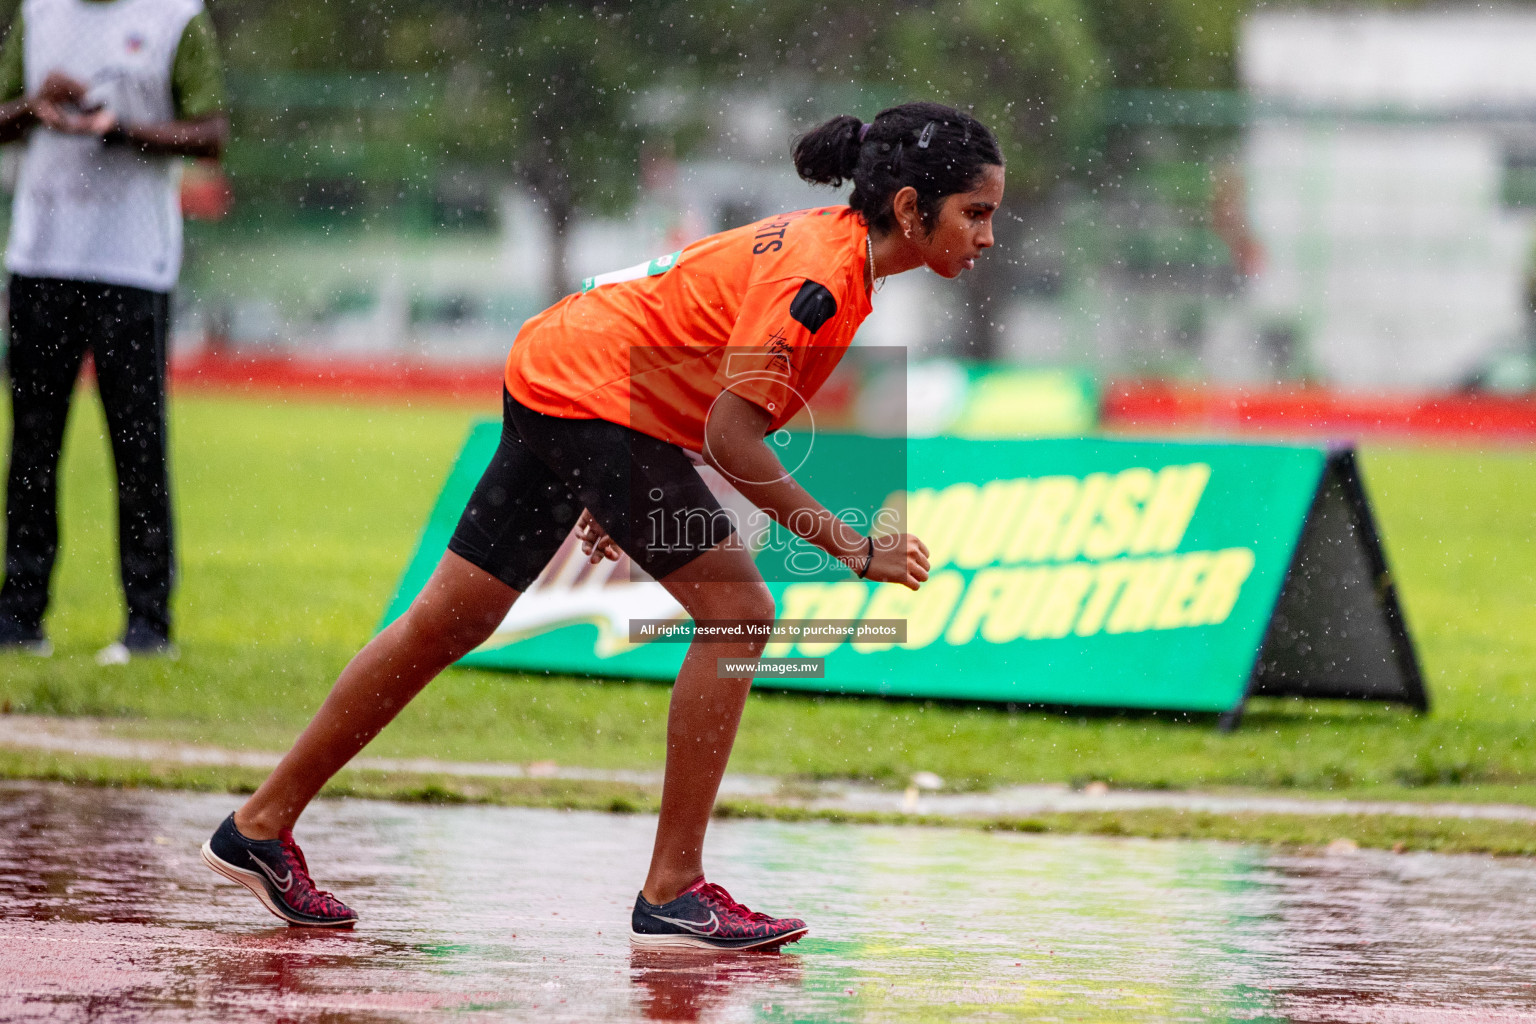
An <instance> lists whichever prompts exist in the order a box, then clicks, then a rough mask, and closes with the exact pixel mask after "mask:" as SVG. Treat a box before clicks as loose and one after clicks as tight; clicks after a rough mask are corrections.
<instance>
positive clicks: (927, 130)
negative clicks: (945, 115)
mask: <svg viewBox="0 0 1536 1024" xmlns="http://www.w3.org/2000/svg"><path fill="white" fill-rule="evenodd" d="M938 126H939V122H937V121H929V122H928V123H927V124H925V125H923V133H922V134H921V135H919V136H918V137H917V148H918V149H927V148H928V143H930V142H932V141H933V130H934V129H935V128H937V127H938Z"/></svg>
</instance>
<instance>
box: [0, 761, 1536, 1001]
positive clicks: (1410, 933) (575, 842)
mask: <svg viewBox="0 0 1536 1024" xmlns="http://www.w3.org/2000/svg"><path fill="white" fill-rule="evenodd" d="M232 806H233V800H232V799H231V798H229V797H226V796H208V795H194V794H183V793H154V792H134V791H113V790H96V789H73V788H69V787H66V786H60V785H41V784H28V783H14V784H13V783H4V784H0V1019H3V1020H6V1021H34V1020H35V1021H44V1020H46V1021H74V1020H91V1021H95V1022H111V1021H128V1020H144V1019H151V1018H152V1019H153V1020H155V1021H157V1022H159V1021H220V1022H229V1021H234V1020H243V1019H261V1020H264V1021H314V1022H321V1021H323V1022H326V1024H355V1022H356V1024H361V1022H373V1021H395V1020H403V1021H438V1020H445V1021H446V1020H465V1021H474V1020H481V1019H486V1020H507V1019H512V1020H539V1021H583V1022H590V1021H643V1020H674V1021H694V1020H697V1021H733V1022H734V1021H904V1020H974V1021H993V1020H1015V1019H1027V1020H1081V1019H1086V1020H1092V1021H1106V1020H1125V1021H1138V1022H1139V1021H1227V1020H1242V1021H1298V1022H1301V1021H1306V1022H1340V1024H1344V1022H1349V1024H1353V1022H1372V1024H1396V1022H1441V1021H1492V1022H1515V1021H1520V1022H1536V987H1533V984H1532V983H1533V982H1536V863H1533V862H1531V861H1527V860H1496V859H1493V858H1487V857H1470V856H1458V857H1445V856H1436V855H1430V854H1407V855H1393V854H1390V853H1376V852H1370V851H1362V852H1359V853H1355V854H1332V855H1329V854H1324V853H1320V852H1319V853H1298V852H1280V851H1274V850H1270V849H1266V848H1262V847H1248V846H1240V845H1233V844H1219V843H1184V842H1151V841H1142V840H1112V839H1090V838H1076V837H1056V836H1027V835H1011V834H985V833H979V832H968V831H960V830H948V829H918V828H885V827H850V826H836V825H827V824H783V823H775V822H717V823H715V824H714V825H713V826H712V827H711V851H710V859H709V863H710V865H711V867H712V873H711V877H712V878H716V879H717V880H719V881H721V882H723V883H724V884H725V885H726V886H727V887H728V888H729V889H730V890H731V892H732V893H733V894H734V895H736V896H737V897H738V898H740V899H743V900H745V901H746V902H747V903H748V904H749V905H751V906H754V907H761V908H765V909H768V910H770V911H773V912H776V913H780V914H790V913H793V914H796V915H799V916H803V917H805V918H806V919H807V920H809V921H810V923H811V928H812V931H811V935H810V936H809V937H808V938H807V939H805V940H804V941H802V942H800V943H798V944H797V945H794V946H791V947H789V952H786V953H784V954H780V955H763V954H735V955H711V954H707V953H698V954H693V953H687V954H657V953H649V954H641V953H636V952H631V950H630V948H629V943H628V937H627V936H628V916H629V908H630V905H631V904H632V902H633V900H634V893H635V888H636V887H637V886H638V883H639V881H640V879H641V878H642V877H643V874H644V868H645V860H646V856H647V854H648V852H649V850H650V843H651V831H652V828H653V824H654V819H653V818H650V817H647V816H631V817H626V816H617V815H601V814H591V813H579V812H570V813H566V812H559V811H538V810H521V809H514V808H489V807H425V806H414V805H399V804H388V803H376V802H367V801H325V802H321V803H317V804H316V805H315V806H314V807H312V808H311V810H310V811H309V813H308V814H307V815H306V816H305V819H304V821H303V822H302V823H301V826H300V830H299V834H300V838H301V840H302V841H303V843H304V847H305V852H306V854H307V855H308V857H309V860H310V862H311V864H312V866H313V867H314V868H315V871H316V874H317V876H318V878H317V880H318V881H319V883H320V884H321V885H322V886H324V887H327V888H331V889H334V890H335V891H336V892H337V893H338V894H339V895H341V896H342V897H343V898H344V899H346V900H347V901H348V902H349V903H350V904H351V905H352V906H353V907H354V908H355V909H357V910H358V912H359V914H360V915H361V917H362V922H361V923H360V924H359V926H358V928H357V930H356V931H355V932H352V933H326V932H309V931H303V930H299V929H288V928H284V927H281V926H277V927H274V926H273V924H274V919H273V918H271V917H269V916H268V915H267V914H266V912H265V911H264V910H262V909H261V908H260V906H259V905H258V904H257V903H256V901H255V900H254V899H253V898H252V897H250V896H249V895H247V894H246V892H245V891H244V890H243V889H240V888H238V887H236V886H234V885H232V884H230V883H227V882H224V881H223V880H222V879H219V878H218V877H217V876H215V875H214V874H212V873H211V872H210V871H209V870H208V869H207V868H206V867H204V866H203V864H202V863H201V861H200V860H199V859H198V847H199V846H200V845H201V843H202V841H203V840H204V839H205V838H206V837H207V835H208V833H209V832H210V831H211V830H212V829H213V827H214V826H215V825H217V824H218V822H219V820H220V819H221V818H222V817H223V816H224V815H225V814H227V813H228V812H229V810H230V808H231V807H232Z"/></svg>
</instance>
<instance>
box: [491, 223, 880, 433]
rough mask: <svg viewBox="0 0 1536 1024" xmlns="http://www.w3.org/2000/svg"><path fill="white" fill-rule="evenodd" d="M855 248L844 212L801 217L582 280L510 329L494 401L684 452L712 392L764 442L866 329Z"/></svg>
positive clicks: (858, 229) (857, 242) (858, 240)
mask: <svg viewBox="0 0 1536 1024" xmlns="http://www.w3.org/2000/svg"><path fill="white" fill-rule="evenodd" d="M868 237H869V229H868V227H867V226H866V225H865V223H864V220H863V218H862V217H860V216H859V215H858V214H856V213H854V212H853V211H852V210H850V209H849V208H848V207H846V206H830V207H826V208H824V209H819V210H801V211H799V212H798V213H786V214H782V215H780V216H777V217H770V218H768V219H767V220H762V221H758V222H757V223H756V224H748V225H747V226H746V227H741V228H735V229H732V230H730V231H723V232H721V233H720V234H718V235H710V236H709V237H708V238H704V239H701V240H699V241H697V242H694V243H693V244H692V245H690V246H688V247H687V248H686V249H683V250H682V251H681V252H676V253H673V254H671V255H670V256H663V257H661V258H659V259H655V260H652V261H651V262H650V263H643V264H640V265H639V266H637V267H632V268H630V269H628V270H621V271H616V272H614V273H611V274H603V275H600V276H598V277H595V278H588V279H587V280H586V281H584V282H583V283H582V290H581V291H580V292H578V293H577V294H575V295H568V296H566V297H565V298H564V299H562V300H561V301H559V302H557V303H556V304H555V305H553V306H551V307H550V308H549V309H547V310H545V311H544V312H542V313H540V314H539V315H538V316H535V317H533V318H532V319H531V320H529V321H528V322H527V323H525V324H523V327H522V330H520V331H519V332H518V335H517V340H516V341H514V342H513V343H512V352H511V354H510V355H509V356H508V357H507V373H506V382H507V390H508V391H509V392H510V393H511V395H512V397H513V398H515V399H517V400H518V401H519V402H521V403H523V404H524V405H526V406H528V407H529V408H530V409H535V410H537V411H539V412H542V413H545V414H547V415H550V416H560V417H564V418H566V419H603V420H608V421H610V422H612V423H618V424H621V425H623V426H627V427H632V428H634V429H635V430H638V431H640V432H641V433H644V434H649V435H651V436H652V437H657V438H660V439H662V440H663V441H669V442H671V443H673V444H676V445H680V446H682V447H684V448H691V449H693V450H694V451H701V450H702V449H703V446H704V423H705V421H706V420H707V419H708V417H709V410H710V407H711V406H712V405H713V404H714V402H715V400H716V399H717V398H718V397H719V396H720V394H721V393H722V392H723V391H726V390H730V391H731V392H733V393H735V394H738V395H740V396H741V397H743V398H745V399H747V400H748V401H750V402H752V403H753V404H755V405H757V406H758V407H759V408H761V409H763V410H765V411H766V412H768V413H769V415H770V416H772V418H773V422H772V425H771V426H770V427H769V430H770V431H773V430H777V429H778V428H779V427H782V426H783V425H784V424H786V423H788V422H789V420H790V418H791V417H793V416H794V415H795V413H796V412H798V411H799V410H800V409H801V408H802V407H803V406H804V405H805V403H806V401H807V400H808V399H809V398H810V397H811V396H812V395H814V394H815V393H816V390H817V389H818V388H820V387H821V385H822V383H823V382H824V381H826V379H827V376H828V375H829V374H830V373H831V372H832V370H833V369H834V368H835V367H836V366H837V363H838V360H839V359H841V358H842V354H843V352H844V351H845V350H846V349H847V347H848V345H849V343H850V342H851V341H852V340H853V335H854V332H855V331H856V330H858V327H859V324H861V323H863V322H864V319H865V317H867V316H869V313H870V304H869V290H868V288H867V287H866V285H865V267H866V265H867V261H868V256H867V249H866V246H867V244H868V243H867V239H868Z"/></svg>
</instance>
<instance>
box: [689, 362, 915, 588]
mask: <svg viewBox="0 0 1536 1024" xmlns="http://www.w3.org/2000/svg"><path fill="white" fill-rule="evenodd" d="M772 422H773V421H772V418H771V417H770V416H769V414H768V412H767V411H766V410H764V409H761V408H759V407H758V406H756V405H754V404H752V403H751V402H749V401H747V400H746V399H745V398H742V397H740V396H739V395H735V394H732V393H731V392H729V391H727V392H725V393H724V394H722V395H721V396H720V398H719V399H718V400H717V401H716V402H715V404H714V406H713V407H712V408H711V409H710V413H709V419H708V421H707V422H706V423H705V424H704V461H705V462H707V463H709V465H710V466H711V467H713V468H714V469H715V470H717V471H718V472H719V473H720V474H721V475H722V476H724V477H725V478H726V479H727V480H728V481H730V483H731V485H732V486H733V487H735V488H736V489H737V490H738V491H740V492H741V494H742V496H743V497H744V498H746V499H747V500H748V501H750V502H752V503H753V504H754V505H756V506H757V507H758V508H760V509H762V510H763V511H764V512H766V513H768V515H769V516H771V517H772V518H773V520H774V522H776V523H778V524H779V525H781V526H783V527H784V528H785V529H787V530H789V531H790V532H792V533H794V534H796V535H797V536H799V537H802V538H803V539H805V540H806V541H809V542H810V543H812V544H815V545H816V546H817V547H819V548H821V549H822V550H823V551H825V552H827V554H829V555H831V556H832V557H833V558H836V559H837V560H838V561H840V562H842V563H843V564H844V565H846V566H848V567H849V568H851V569H853V570H854V571H855V572H860V571H862V573H863V576H864V578H865V579H870V580H876V581H878V582H880V583H900V584H902V585H903V586H905V587H910V588H911V589H913V590H916V589H917V588H918V586H919V585H920V584H922V583H923V582H924V581H925V580H927V579H928V548H927V547H926V546H925V545H924V544H923V542H922V541H920V540H918V539H917V538H916V537H914V536H912V535H911V534H897V535H894V536H888V537H885V538H880V539H877V541H876V543H875V544H874V545H873V557H872V558H871V557H870V554H871V545H870V542H869V539H868V538H866V537H865V536H864V535H862V534H860V533H859V532H858V531H857V530H855V529H854V528H853V527H851V526H849V525H848V524H847V523H845V522H843V521H842V520H841V519H839V518H838V517H837V516H834V515H833V514H832V513H831V512H829V511H828V510H827V508H826V506H824V505H822V504H821V502H819V501H817V500H816V499H815V498H814V497H812V496H811V494H810V492H809V491H807V490H806V489H805V488H804V487H801V486H800V485H799V484H798V483H796V482H795V478H794V477H792V476H790V475H789V473H788V472H787V471H785V469H784V465H783V464H782V463H781V462H779V459H778V456H776V455H774V454H773V450H772V449H771V448H769V447H768V445H767V444H765V443H764V441H763V438H764V436H765V435H766V434H767V433H768V428H769V426H770V425H771V424H772ZM754 481H767V482H766V483H757V482H754ZM866 559H867V560H868V562H869V564H868V568H867V569H866V568H865V561H866Z"/></svg>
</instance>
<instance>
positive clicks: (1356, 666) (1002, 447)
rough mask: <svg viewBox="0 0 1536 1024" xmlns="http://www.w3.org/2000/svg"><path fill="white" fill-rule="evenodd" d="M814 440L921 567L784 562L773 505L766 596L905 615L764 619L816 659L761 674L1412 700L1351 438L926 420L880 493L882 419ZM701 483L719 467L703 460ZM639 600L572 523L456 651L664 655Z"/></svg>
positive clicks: (1115, 702) (1416, 693)
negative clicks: (890, 523) (1238, 440)
mask: <svg viewBox="0 0 1536 1024" xmlns="http://www.w3.org/2000/svg"><path fill="white" fill-rule="evenodd" d="M499 430H500V424H499V423H485V424H481V425H480V426H479V427H477V428H476V429H475V430H474V432H473V433H472V434H471V436H470V438H469V440H468V442H467V443H466V445H465V447H464V450H463V452H462V453H461V455H460V457H459V460H458V463H457V465H456V466H455V467H454V469H453V472H452V474H451V475H450V477H449V479H448V482H447V484H446V486H445V487H444V489H443V493H442V495H441V497H440V498H439V501H438V503H437V507H436V508H435V509H434V511H433V513H432V517H431V520H430V521H429V523H428V524H427V527H426V531H425V533H424V535H423V538H422V542H421V545H420V547H419V549H418V551H417V552H416V556H415V558H414V559H413V560H412V562H411V564H410V567H409V568H408V570H407V572H406V574H405V578H404V580H403V581H402V583H401V586H400V588H399V591H398V593H397V594H396V596H395V600H394V602H393V603H392V604H391V606H390V609H389V611H388V613H387V614H386V621H389V620H390V619H392V618H393V617H394V616H396V615H398V614H400V613H401V612H402V611H404V609H405V608H406V607H407V605H408V604H409V602H410V600H411V598H412V597H413V596H414V595H415V593H416V592H417V591H418V590H419V589H420V587H421V586H422V584H423V583H424V582H425V580H426V578H427V577H428V575H429V574H430V572H431V570H432V567H433V566H434V565H435V564H436V563H437V561H438V559H439V558H440V557H441V554H442V552H443V550H444V548H445V546H446V544H447V540H448V537H449V536H450V534H451V533H452V531H453V528H454V525H455V523H456V521H457V518H458V515H459V512H460V510H461V509H462V508H463V507H464V504H465V501H466V499H467V497H468V495H469V492H470V490H471V489H472V488H473V486H474V484H475V482H476V481H477V480H478V478H479V475H480V472H481V470H482V468H483V467H484V466H485V465H486V463H487V462H488V460H489V458H490V455H491V452H492V450H493V449H494V447H495V444H496V439H497V435H498V431H499ZM815 443H816V449H817V457H816V458H815V459H813V460H811V462H810V463H808V464H807V466H806V469H805V470H804V471H803V472H802V473H799V474H797V479H799V480H800V482H801V483H803V484H804V485H805V486H806V487H807V489H808V490H810V492H811V493H812V494H815V495H816V496H817V497H818V498H819V499H821V500H822V502H823V503H824V504H826V505H827V506H828V507H830V508H834V509H854V510H858V511H859V512H860V513H861V514H862V515H864V516H866V517H872V516H874V515H875V513H876V512H878V511H879V510H880V509H882V508H884V509H887V510H889V513H888V514H894V515H897V516H904V527H905V529H907V530H909V531H910V532H912V533H915V534H916V535H917V536H919V537H921V538H922V539H923V540H924V542H925V543H926V544H927V545H928V547H929V550H930V552H931V557H932V572H931V576H930V578H929V580H928V582H927V583H926V584H925V585H924V586H923V587H922V588H921V589H920V590H918V591H916V592H913V591H909V590H907V589H906V588H903V587H899V586H894V585H889V584H874V583H868V582H864V581H861V580H858V579H854V578H852V577H851V576H850V574H849V573H848V572H847V571H846V570H844V569H842V568H841V567H840V566H835V565H834V566H832V567H830V568H829V569H827V570H825V571H822V572H817V573H809V574H807V573H803V572H802V573H798V574H797V573H795V572H792V571H789V569H790V567H791V566H793V565H795V564H796V554H797V552H800V551H804V545H803V542H801V541H799V540H798V538H792V537H790V536H789V535H788V534H787V533H783V532H782V531H779V528H778V527H776V526H775V527H771V531H779V532H771V531H770V533H771V535H770V536H767V537H765V538H764V539H763V540H762V541H760V542H759V547H760V550H759V554H758V563H759V566H760V568H762V569H763V571H764V575H765V578H767V579H768V580H769V581H770V583H769V585H770V587H771V588H772V590H773V592H774V596H775V599H776V601H777V604H778V609H779V616H780V618H781V620H806V619H812V620H826V619H831V620H865V621H867V620H903V621H905V623H906V633H905V637H904V638H903V639H901V641H900V642H892V641H886V640H881V639H879V638H872V639H869V640H864V641H855V640H843V639H838V638H833V639H831V640H828V639H825V638H822V637H801V638H799V639H795V638H786V639H780V640H776V641H775V642H774V643H772V644H770V646H769V647H768V649H767V650H766V651H765V652H764V655H765V657H788V658H821V659H824V666H825V667H824V675H823V676H822V677H820V678H798V679H791V678H778V679H767V680H764V679H760V680H759V682H760V683H761V684H766V685H772V686H775V687H781V688H786V689H806V690H821V691H828V692H839V693H867V694H881V695H893V696H906V697H927V698H940V699H964V700H984V701H999V702H1008V703H1015V704H1044V705H1098V706H1108V707H1120V708H1161V709H1170V710H1184V711H1206V712H1225V713H1228V714H1229V715H1231V716H1234V717H1232V718H1231V719H1229V721H1231V722H1235V714H1236V712H1237V711H1238V709H1240V708H1241V706H1242V702H1243V701H1244V699H1245V698H1246V697H1247V696H1248V695H1249V694H1250V693H1310V694H1312V695H1316V696H1343V697H1348V696H1358V697H1372V698H1377V699H1388V700H1402V701H1406V702H1408V703H1412V704H1416V705H1418V706H1420V707H1422V706H1424V704H1425V700H1424V696H1423V688H1422V683H1421V682H1420V680H1419V677H1418V669H1417V662H1416V661H1415V659H1414V656H1413V651H1412V646H1411V644H1410V643H1409V642H1408V639H1407V633H1406V629H1405V628H1403V625H1402V619H1401V614H1400V612H1399V611H1398V609H1397V605H1396V600H1395V597H1394V596H1393V594H1392V591H1391V587H1390V581H1389V579H1388V577H1387V576H1386V567H1385V562H1384V559H1383V558H1382V556H1381V553H1380V549H1379V545H1378V544H1377V541H1376V535H1375V530H1374V526H1373V525H1372V524H1371V523H1370V517H1369V509H1368V507H1367V506H1366V505H1365V502H1364V495H1363V491H1362V490H1361V489H1360V487H1359V481H1358V477H1357V475H1356V474H1355V472H1354V464H1353V460H1352V458H1350V456H1349V454H1348V453H1347V452H1341V453H1335V454H1333V455H1330V453H1329V452H1327V451H1325V450H1324V449H1321V448H1314V447H1287V446H1276V445H1232V444H1193V443H1172V442H1141V441H1116V440H1100V439H1092V440H1080V439H1079V440H1035V441H1012V440H1009V441H978V440H961V439H956V438H949V437H937V438H926V439H915V440H912V441H910V442H908V444H907V466H906V474H905V478H906V480H907V485H906V488H905V490H904V491H898V492H895V493H883V492H882V489H881V488H880V487H878V486H875V485H874V484H873V483H872V480H874V479H889V477H879V476H878V475H874V476H872V475H871V474H869V473H861V472H860V467H864V466H867V465H876V464H878V463H879V462H880V460H881V459H885V460H887V461H888V460H889V452H890V446H889V444H888V443H885V444H883V445H882V442H880V441H878V440H877V439H872V438H866V437H860V436H856V435H846V434H845V435H821V436H818V437H817V438H816V439H815ZM704 472H705V473H706V475H708V473H709V471H707V470H706V471H704ZM712 486H714V487H715V488H716V489H717V493H720V492H721V490H722V489H724V490H728V488H724V485H723V484H722V483H721V482H720V481H719V480H718V478H716V479H715V480H714V481H713V483H712ZM723 497H724V496H723ZM726 504H727V506H728V507H729V505H730V503H729V501H726ZM775 580H778V581H779V582H774V581H775ZM1298 587H1300V588H1302V589H1303V590H1304V591H1305V593H1304V594H1302V596H1301V597H1299V598H1298V597H1296V596H1294V595H1293V594H1292V593H1291V592H1292V591H1295V590H1296V588H1298ZM1283 595H1288V596H1285V597H1283ZM1277 609H1279V610H1280V611H1281V612H1282V613H1284V615H1282V616H1277ZM1330 609H1331V610H1332V611H1330ZM639 619H648V620H669V619H670V620H676V621H678V622H679V623H686V621H687V620H686V618H685V616H684V615H683V612H682V609H681V607H680V606H678V605H677V604H676V602H675V601H673V600H672V598H671V597H670V595H668V594H667V593H666V591H665V590H664V589H663V588H662V587H661V586H660V584H657V583H655V582H653V581H650V580H648V579H635V578H633V574H632V567H630V566H629V565H628V560H627V559H625V560H623V561H622V562H620V563H605V564H603V565H600V566H591V565H589V564H587V562H586V560H585V559H584V558H582V557H581V555H580V551H579V548H577V547H576V545H575V542H574V538H568V539H567V541H566V543H565V545H564V546H563V547H562V548H561V550H560V552H559V553H558V554H557V555H556V557H555V559H554V560H553V561H552V562H551V564H550V566H549V568H548V569H546V571H545V573H544V575H543V576H541V577H540V579H539V580H538V581H537V582H536V583H535V584H534V585H533V586H532V587H531V588H530V589H529V591H528V592H527V593H526V594H525V595H523V597H522V598H521V599H519V601H518V603H517V604H516V605H515V606H514V608H513V609H512V612H511V613H510V614H509V615H508V617H507V620H506V622H505V623H504V624H503V625H502V627H501V628H500V629H499V630H498V632H497V633H496V634H495V635H494V636H493V637H492V638H491V639H490V640H489V641H487V643H486V644H485V645H484V646H482V647H481V648H480V649H478V650H476V651H474V652H473V653H471V654H470V655H469V656H468V657H467V658H465V659H464V662H465V663H466V664H471V665H477V666H484V667H492V668H504V669H517V670H543V671H549V672H558V673H571V674H583V675H598V676H614V677H631V678H658V679H664V678H670V677H671V676H672V675H674V674H675V673H676V671H677V668H678V666H679V664H680V663H681V660H682V657H683V654H684V651H685V650H686V646H685V645H684V644H682V643H675V642H664V641H660V640H658V641H651V642H642V643H633V642H631V640H632V637H631V635H630V629H629V624H630V622H631V621H632V620H639ZM1282 619H1283V621H1282Z"/></svg>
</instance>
